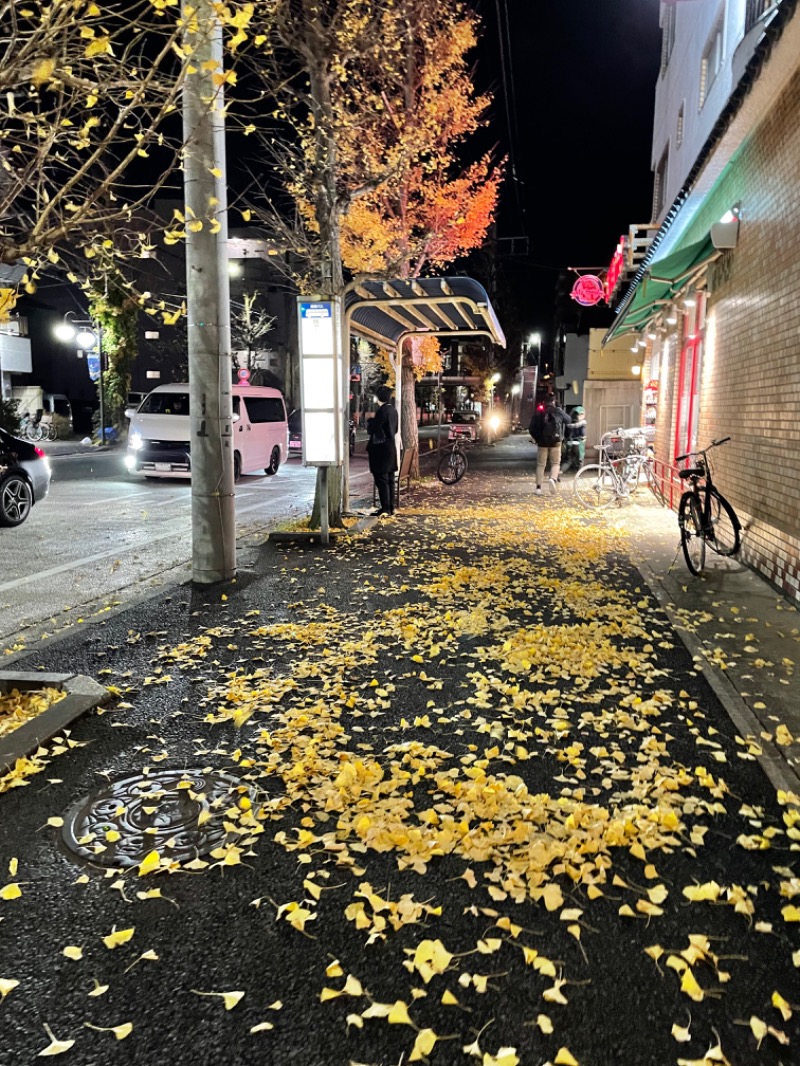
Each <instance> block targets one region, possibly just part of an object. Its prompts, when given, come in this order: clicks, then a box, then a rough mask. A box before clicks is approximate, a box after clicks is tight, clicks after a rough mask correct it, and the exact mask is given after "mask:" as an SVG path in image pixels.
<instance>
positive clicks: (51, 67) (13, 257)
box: [0, 0, 186, 291]
mask: <svg viewBox="0 0 800 1066" xmlns="http://www.w3.org/2000/svg"><path fill="white" fill-rule="evenodd" d="M177 14H178V12H177V6H176V4H175V3H174V0H123V2H117V0H112V2H111V3H104V4H103V5H102V7H101V6H100V5H99V4H97V3H95V0H46V2H45V0H32V2H31V3H27V2H24V0H23V2H21V3H20V2H18V0H2V2H0V25H1V26H2V32H0V92H2V96H3V99H4V107H3V109H2V110H0V263H15V262H18V261H22V262H24V263H25V264H26V265H27V267H28V272H27V275H26V277H25V278H24V279H23V284H24V286H25V288H26V289H27V290H28V291H32V290H33V289H34V288H35V284H36V279H37V272H38V269H39V267H40V266H41V264H42V263H48V262H49V263H50V264H53V263H58V262H59V261H60V260H61V261H64V260H66V261H67V262H68V263H69V262H73V263H75V262H80V263H82V264H84V265H85V266H87V267H88V266H89V265H90V261H91V260H93V259H96V258H99V257H102V256H104V255H107V256H111V257H112V258H113V257H114V256H115V254H117V253H116V249H117V248H118V247H124V254H125V255H131V254H134V253H133V252H132V244H135V240H134V241H133V242H132V241H131V240H127V241H122V242H117V241H112V239H111V238H110V237H109V236H108V231H109V228H110V227H113V228H114V230H115V231H116V233H117V234H119V232H120V230H122V229H124V228H125V227H126V226H127V227H128V228H129V229H130V230H131V231H132V232H134V233H135V217H136V212H137V211H138V209H139V208H141V206H142V205H143V204H145V203H147V202H148V201H150V200H151V199H152V196H153V194H154V191H155V190H157V189H158V188H159V187H160V186H161V185H162V184H163V182H164V181H165V180H166V178H167V176H168V175H169V173H170V172H171V171H172V170H173V169H174V167H175V166H176V165H177V163H178V161H179V149H180V141H181V131H180V124H179V123H178V122H177V121H172V120H171V119H170V116H172V115H173V113H174V112H175V111H176V108H177V101H178V97H179V94H180V91H181V86H182V82H183V77H184V73H185V68H186V60H185V53H184V52H183V50H182V47H181V40H182V35H183V32H184V31H183V28H182V27H181V25H180V21H179V19H178V17H177Z"/></svg>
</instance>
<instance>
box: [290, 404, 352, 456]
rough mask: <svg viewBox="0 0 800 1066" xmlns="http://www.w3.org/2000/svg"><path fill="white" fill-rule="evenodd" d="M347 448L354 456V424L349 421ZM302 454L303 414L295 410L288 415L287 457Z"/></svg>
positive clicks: (297, 409)
mask: <svg viewBox="0 0 800 1066" xmlns="http://www.w3.org/2000/svg"><path fill="white" fill-rule="evenodd" d="M348 447H349V449H350V454H351V455H354V454H355V450H356V424H355V422H354V421H353V420H352V418H351V419H350V428H349V430H348ZM302 454H303V412H302V411H301V410H300V409H299V408H297V407H296V408H295V409H294V411H292V413H291V414H290V415H289V455H290V456H291V455H300V456H302Z"/></svg>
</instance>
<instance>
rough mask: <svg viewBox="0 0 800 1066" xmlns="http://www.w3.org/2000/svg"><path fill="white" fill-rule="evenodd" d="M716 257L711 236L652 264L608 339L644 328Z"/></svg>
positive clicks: (618, 317)
mask: <svg viewBox="0 0 800 1066" xmlns="http://www.w3.org/2000/svg"><path fill="white" fill-rule="evenodd" d="M716 255H717V250H716V249H715V248H714V245H713V244H712V242H711V237H710V236H708V237H704V238H703V240H701V241H697V242H696V243H694V244H687V245H686V247H685V248H681V249H679V250H678V251H677V252H673V253H672V254H671V255H665V256H664V258H663V259H656V260H655V261H654V262H652V263H651V264H650V266H649V267H648V268H647V270H646V271H645V273H644V277H643V278H642V280H641V281H640V282H639V285H638V286H637V288H636V291H635V292H634V294H633V298H632V299H631V300H629V301H628V303H627V304H626V306H624V307H623V308H622V310H621V311H620V312H619V315H618V316H617V320H616V321H615V322H614V324H613V326H612V327H611V329H610V330H609V331H608V335H607V339H610V338H611V337H612V336H614V334H616V333H625V332H630V331H632V330H638V329H641V328H642V327H643V326H644V325H646V324H647V322H648V321H649V320H650V319H651V318H652V317H653V315H654V314H655V313H656V311H658V309H659V308H660V307H662V306H663V305H665V304H668V303H669V302H670V301H671V300H672V299H673V297H674V296H675V295H676V294H677V293H678V292H679V291H680V289H681V288H682V286H683V285H684V284H685V283H686V281H687V280H688V279H689V278H690V277H691V276H692V274H696V273H698V272H699V270H700V269H701V267H703V266H704V265H705V264H706V263H707V262H708V261H709V260H710V259H713V258H714V257H715V256H716Z"/></svg>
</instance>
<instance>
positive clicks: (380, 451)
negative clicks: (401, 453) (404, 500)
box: [367, 385, 398, 515]
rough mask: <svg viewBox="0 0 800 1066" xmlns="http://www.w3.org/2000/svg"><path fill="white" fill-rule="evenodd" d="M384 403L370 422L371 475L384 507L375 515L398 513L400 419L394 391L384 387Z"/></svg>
mask: <svg viewBox="0 0 800 1066" xmlns="http://www.w3.org/2000/svg"><path fill="white" fill-rule="evenodd" d="M375 397H376V399H377V401H378V403H379V404H380V406H379V407H378V410H377V411H376V412H375V414H374V415H373V417H372V418H370V419H368V420H367V433H368V434H369V439H368V441H367V457H368V459H369V472H370V473H371V474H372V477H373V480H374V481H375V488H376V489H377V492H378V499H379V500H380V507H379V508H378V510H377V511H373V512H372V513H373V515H385V514H394V485H393V482H394V474H395V471H396V470H397V447H396V443H395V437H396V434H397V426H398V417H397V411H396V409H395V407H394V404H393V403H392V402H391V400H392V390H391V389H390V388H389V387H388V386H386V385H380V386H379V387H378V388H377V389H376V390H375Z"/></svg>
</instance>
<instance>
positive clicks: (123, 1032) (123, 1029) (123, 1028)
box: [83, 1022, 133, 1040]
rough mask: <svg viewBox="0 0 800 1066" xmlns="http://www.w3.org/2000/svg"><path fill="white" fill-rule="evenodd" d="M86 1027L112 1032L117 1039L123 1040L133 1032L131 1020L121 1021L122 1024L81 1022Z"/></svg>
mask: <svg viewBox="0 0 800 1066" xmlns="http://www.w3.org/2000/svg"><path fill="white" fill-rule="evenodd" d="M83 1024H84V1025H85V1026H86V1028H87V1029H94V1030H95V1031H96V1032H98V1033H113V1034H114V1036H115V1037H116V1038H117V1040H124V1039H125V1037H126V1036H130V1035H131V1033H132V1032H133V1022H123V1023H122V1025H109V1026H105V1025H92V1024H91V1022H84V1023H83Z"/></svg>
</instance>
